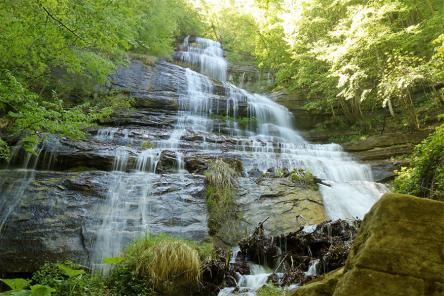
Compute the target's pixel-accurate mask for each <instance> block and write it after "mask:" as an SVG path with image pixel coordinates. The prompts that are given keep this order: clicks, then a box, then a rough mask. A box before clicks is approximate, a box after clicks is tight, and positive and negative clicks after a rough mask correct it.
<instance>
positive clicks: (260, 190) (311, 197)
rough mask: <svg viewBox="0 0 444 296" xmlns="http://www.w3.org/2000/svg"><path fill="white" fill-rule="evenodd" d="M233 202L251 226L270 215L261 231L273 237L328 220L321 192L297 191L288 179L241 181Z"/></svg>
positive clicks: (295, 185) (310, 189)
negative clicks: (273, 235)
mask: <svg viewBox="0 0 444 296" xmlns="http://www.w3.org/2000/svg"><path fill="white" fill-rule="evenodd" d="M236 202H237V203H238V204H239V206H240V207H241V208H242V210H243V211H244V213H245V214H244V216H243V218H244V219H245V221H247V222H248V223H249V224H250V225H253V226H255V225H257V223H259V222H260V221H263V220H264V219H266V218H267V217H268V216H269V213H273V214H272V215H270V219H269V220H268V221H267V223H265V225H264V227H265V230H266V231H269V232H270V233H271V234H275V235H276V234H280V233H288V232H292V231H296V230H297V229H298V228H299V227H300V226H303V225H309V224H319V223H322V222H324V221H326V220H327V217H326V214H325V211H324V206H323V201H322V196H321V194H320V192H319V191H317V190H315V189H313V188H304V187H300V186H299V185H298V184H296V183H294V182H292V181H291V180H290V178H259V179H255V178H241V179H240V190H239V193H238V198H237V199H236Z"/></svg>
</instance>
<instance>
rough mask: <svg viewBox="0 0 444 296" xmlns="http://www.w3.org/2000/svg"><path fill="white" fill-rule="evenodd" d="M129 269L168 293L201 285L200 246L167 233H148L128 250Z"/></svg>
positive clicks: (125, 254) (157, 289) (126, 255)
mask: <svg viewBox="0 0 444 296" xmlns="http://www.w3.org/2000/svg"><path fill="white" fill-rule="evenodd" d="M124 258H125V261H126V263H127V264H128V267H129V269H131V270H133V272H134V273H135V274H136V275H137V276H138V277H140V278H145V279H146V280H147V281H149V282H150V284H151V285H152V286H153V287H154V289H155V290H156V291H159V292H163V293H165V294H170V293H176V292H177V291H180V290H181V289H184V288H186V289H191V288H193V287H197V286H198V283H199V279H200V276H201V259H200V255H199V252H198V250H197V248H196V246H195V245H194V244H193V243H191V242H188V241H184V240H180V239H177V238H174V237H172V236H168V235H165V234H161V235H148V236H146V237H145V238H143V239H140V240H137V241H135V242H133V243H132V244H131V245H130V246H129V247H128V248H127V249H126V251H125V252H124Z"/></svg>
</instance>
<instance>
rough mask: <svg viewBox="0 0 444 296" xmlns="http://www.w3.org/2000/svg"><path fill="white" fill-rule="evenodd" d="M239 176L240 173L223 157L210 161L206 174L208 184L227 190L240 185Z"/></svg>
mask: <svg viewBox="0 0 444 296" xmlns="http://www.w3.org/2000/svg"><path fill="white" fill-rule="evenodd" d="M237 177H238V173H237V172H236V171H235V170H234V169H233V168H231V167H230V165H229V164H228V163H226V162H224V161H223V160H221V159H216V160H215V161H213V162H210V163H209V165H208V170H207V172H206V174H205V179H206V181H207V184H208V185H211V186H214V187H216V188H220V189H227V190H232V189H234V188H236V187H237V186H238V181H237Z"/></svg>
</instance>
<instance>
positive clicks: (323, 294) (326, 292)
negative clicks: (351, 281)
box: [293, 268, 354, 296]
mask: <svg viewBox="0 0 444 296" xmlns="http://www.w3.org/2000/svg"><path fill="white" fill-rule="evenodd" d="M343 273H344V269H343V268H339V269H337V270H334V271H332V272H329V273H327V274H325V275H323V276H321V277H319V278H316V279H314V280H313V281H311V282H310V283H309V284H307V285H304V286H302V287H300V288H297V290H296V291H295V293H294V294H293V296H331V295H332V294H333V292H334V290H335V288H336V285H337V283H338V280H339V279H340V278H341V277H342V275H343ZM352 295H354V294H352Z"/></svg>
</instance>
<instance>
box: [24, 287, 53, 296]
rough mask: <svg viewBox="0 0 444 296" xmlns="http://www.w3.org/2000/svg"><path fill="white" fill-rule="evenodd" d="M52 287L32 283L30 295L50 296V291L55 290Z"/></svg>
mask: <svg viewBox="0 0 444 296" xmlns="http://www.w3.org/2000/svg"><path fill="white" fill-rule="evenodd" d="M55 291H56V290H55V289H54V288H51V287H48V286H43V285H34V286H31V294H30V295H31V296H51V293H52V292H55Z"/></svg>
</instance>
